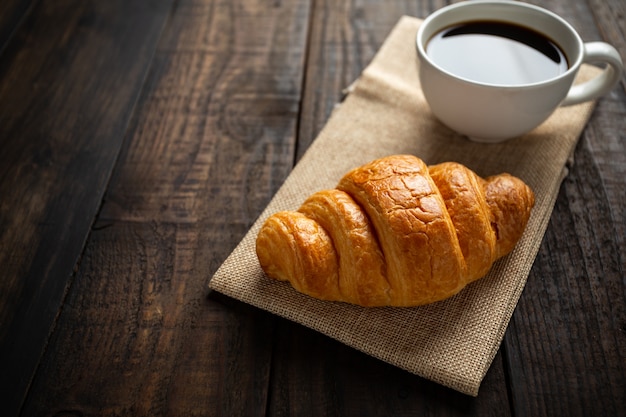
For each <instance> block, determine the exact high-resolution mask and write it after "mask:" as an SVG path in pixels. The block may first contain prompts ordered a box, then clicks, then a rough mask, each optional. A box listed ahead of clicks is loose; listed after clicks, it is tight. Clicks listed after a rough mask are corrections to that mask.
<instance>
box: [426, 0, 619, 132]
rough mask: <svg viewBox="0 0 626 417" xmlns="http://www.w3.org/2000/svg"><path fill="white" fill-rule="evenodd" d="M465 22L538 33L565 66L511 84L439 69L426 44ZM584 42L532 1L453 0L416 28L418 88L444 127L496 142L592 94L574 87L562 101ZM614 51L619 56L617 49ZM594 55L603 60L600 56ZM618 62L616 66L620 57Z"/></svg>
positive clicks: (605, 86)
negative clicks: (557, 51)
mask: <svg viewBox="0 0 626 417" xmlns="http://www.w3.org/2000/svg"><path fill="white" fill-rule="evenodd" d="M470 22H498V23H504V24H508V25H515V26H518V27H523V28H528V29H530V30H531V31H533V32H537V33H538V34H540V35H542V36H544V37H545V38H547V39H548V40H549V41H551V42H552V43H554V44H555V45H556V46H558V48H559V49H560V50H561V51H562V53H563V54H564V55H565V58H566V60H567V63H568V68H567V70H566V71H565V72H562V73H561V74H559V75H556V76H553V77H552V78H547V79H545V80H541V81H536V82H532V83H529V84H511V85H506V84H495V83H490V82H488V81H485V80H481V81H474V80H471V79H468V78H463V76H459V75H458V74H455V73H453V72H451V71H450V70H446V69H444V68H442V66H441V65H439V64H437V62H434V60H433V58H432V57H431V56H429V55H428V54H427V46H428V43H429V42H430V41H431V39H433V37H435V36H436V35H437V34H438V33H440V32H441V31H443V30H446V29H449V28H451V27H454V26H457V25H463V24H467V23H470ZM602 44H603V43H602ZM587 45H590V44H585V43H583V41H582V39H581V38H580V36H579V35H578V34H577V33H576V31H575V30H574V29H573V28H572V27H571V26H570V25H569V24H568V23H567V22H566V21H565V20H563V19H562V18H561V17H559V16H558V15H556V14H554V13H552V12H550V11H547V10H545V9H542V8H539V7H537V6H533V5H529V4H525V3H519V2H513V1H489V0H488V1H481V0H474V1H468V2H463V3H456V4H453V5H451V6H447V7H444V8H443V9H440V10H439V11H437V12H435V13H433V14H431V15H430V16H428V17H427V18H426V19H425V20H424V22H423V23H422V25H421V26H420V29H419V31H418V33H417V45H416V46H417V53H418V58H419V76H420V82H421V87H422V91H423V93H424V96H425V97H426V100H427V102H428V104H429V105H430V108H431V110H432V112H433V113H434V115H435V116H436V117H437V118H438V119H439V120H440V121H441V122H443V123H444V124H445V125H447V126H448V127H450V128H452V129H453V130H455V131H457V132H459V133H461V134H464V135H466V136H468V137H469V138H470V139H472V140H475V141H480V142H500V141H502V140H506V139H510V138H513V137H517V136H520V135H522V134H524V133H526V132H528V131H530V130H532V129H533V128H535V127H537V126H538V125H540V124H541V123H542V122H543V121H545V120H546V119H547V118H548V117H549V116H550V115H551V114H552V112H553V111H554V110H555V109H556V108H557V107H558V106H559V105H569V104H575V103H576V102H582V101H587V100H590V99H592V98H594V97H591V96H590V95H589V94H587V93H588V92H585V93H584V94H582V92H581V91H578V92H577V93H576V94H574V95H573V96H572V97H568V99H566V100H565V102H564V99H565V98H566V96H568V92H569V91H570V88H572V84H573V82H574V79H575V77H576V73H577V72H578V69H579V68H580V66H581V64H582V62H583V60H584V58H585V51H586V46H587ZM603 45H606V46H607V47H609V48H612V47H611V46H610V45H607V44H603ZM613 49H614V48H613ZM600 55H602V54H600ZM613 55H616V56H617V60H619V55H617V51H615V52H614V54H613ZM598 58H599V59H600V60H604V61H606V60H605V59H603V57H602V56H599V57H598ZM498 59H500V58H499V57H498ZM503 59H505V58H503ZM585 60H586V59H585ZM613 61H615V58H614V57H613ZM617 64H619V65H621V60H619V62H618V63H617ZM617 64H616V63H615V62H613V63H611V64H610V66H609V68H607V69H606V70H605V71H604V73H605V74H602V76H601V77H600V78H601V79H600V80H596V81H595V84H602V86H598V85H596V86H595V87H596V88H595V90H596V91H595V96H598V95H600V94H603V93H605V92H606V91H608V90H609V89H610V88H612V87H613V86H614V84H615V83H616V82H617V80H619V75H620V74H619V73H618V74H617V76H616V74H615V73H614V72H615V68H611V66H615V65H617ZM460 65H463V64H460ZM618 69H619V67H618ZM619 72H621V71H619ZM607 78H610V80H609V79H607ZM588 84H589V83H588ZM592 84H593V83H592ZM587 87H589V86H587ZM577 88H578V86H576V87H574V88H573V90H575V89H577ZM587 89H589V88H587ZM570 95H572V94H570Z"/></svg>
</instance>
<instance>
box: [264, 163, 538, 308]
mask: <svg viewBox="0 0 626 417" xmlns="http://www.w3.org/2000/svg"><path fill="white" fill-rule="evenodd" d="M533 205H534V195H533V192H532V190H531V189H530V188H529V187H528V186H527V185H526V184H525V183H524V182H522V181H521V180H520V179H518V178H516V177H513V176H511V175H509V174H500V175H496V176H492V177H488V178H486V179H483V178H481V177H479V176H478V175H476V174H475V173H474V172H473V171H471V170H470V169H468V168H467V167H465V166H463V165H461V164H458V163H454V162H445V163H442V164H439V165H433V166H430V167H428V166H426V164H425V163H424V162H423V161H422V160H420V159H419V158H417V157H415V156H412V155H393V156H389V157H385V158H381V159H377V160H375V161H372V162H370V163H368V164H366V165H363V166H361V167H359V168H356V169H354V170H352V171H350V172H349V173H347V174H346V175H345V176H344V177H343V178H342V179H341V181H340V182H339V184H338V185H337V187H336V188H335V189H332V190H324V191H320V192H317V193H315V194H313V195H312V196H310V197H309V198H308V199H307V200H306V201H305V202H304V204H303V205H302V206H301V207H300V208H299V209H298V211H283V212H279V213H276V214H274V215H272V216H270V217H269V218H268V219H267V220H266V222H265V223H264V224H263V226H262V227H261V229H260V231H259V234H258V237H257V241H256V251H257V256H258V258H259V262H260V264H261V267H262V268H263V270H264V271H265V273H266V275H267V276H269V277H271V278H274V279H277V280H282V281H289V282H290V283H291V285H292V286H293V287H294V288H295V289H296V290H297V291H299V292H302V293H304V294H307V295H310V296H312V297H315V298H319V299H323V300H331V301H343V302H347V303H352V304H357V305H361V306H417V305H423V304H428V303H432V302H435V301H439V300H443V299H445V298H448V297H450V296H452V295H454V294H456V293H458V292H459V291H460V290H461V289H462V288H463V287H465V286H466V285H467V284H468V283H470V282H472V281H475V280H477V279H479V278H481V277H483V276H484V275H485V274H486V273H487V272H488V271H489V269H490V268H491V266H492V264H493V262H494V261H495V260H496V259H498V258H500V257H502V256H504V255H506V254H508V253H509V252H510V251H511V250H512V249H513V248H514V246H515V245H516V243H517V241H518V240H519V238H520V237H521V235H522V233H523V231H524V229H525V227H526V224H527V222H528V218H529V217H530V211H531V209H532V207H533Z"/></svg>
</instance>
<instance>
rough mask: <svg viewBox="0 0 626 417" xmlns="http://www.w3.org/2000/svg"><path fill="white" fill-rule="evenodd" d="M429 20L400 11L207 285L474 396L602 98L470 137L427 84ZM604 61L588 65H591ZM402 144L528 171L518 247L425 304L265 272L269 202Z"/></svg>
mask: <svg viewBox="0 0 626 417" xmlns="http://www.w3.org/2000/svg"><path fill="white" fill-rule="evenodd" d="M420 22H421V21H420V20H419V19H416V18H412V17H402V18H401V19H400V21H399V22H398V24H397V25H396V26H395V28H394V29H393V31H392V32H391V34H390V35H389V37H388V38H387V39H386V41H385V43H384V44H383V46H382V47H381V49H380V51H379V52H378V54H377V55H376V56H375V58H374V59H373V61H372V62H371V64H370V65H369V66H368V67H367V68H366V69H365V70H364V71H363V73H362V75H361V76H360V77H359V79H358V80H357V81H356V82H355V83H354V84H353V85H352V86H351V88H350V92H349V94H348V96H347V97H346V99H345V100H344V102H343V103H342V104H341V105H340V106H339V107H338V108H337V109H336V110H335V111H334V112H333V114H332V115H331V117H330V119H329V121H328V123H327V125H326V126H325V127H324V129H323V130H322V132H321V133H320V134H319V136H318V137H317V139H316V140H315V141H314V142H313V144H312V145H311V147H310V148H309V150H308V151H307V153H306V154H305V155H304V156H303V157H302V159H301V161H300V162H299V163H298V164H297V165H296V167H295V168H294V170H293V171H292V173H291V174H290V176H289V177H288V178H287V180H286V181H285V183H284V184H283V186H282V187H281V188H280V190H279V191H278V192H277V193H276V195H275V197H274V198H273V200H272V201H271V203H270V204H269V205H268V206H267V208H266V210H265V211H264V212H263V213H262V214H261V216H260V217H259V219H258V220H257V222H256V223H255V224H254V225H253V227H252V228H251V229H250V231H249V233H248V234H247V235H246V236H245V237H244V239H243V240H242V241H241V243H240V244H239V245H238V246H237V248H236V249H235V250H234V251H233V252H232V254H231V255H230V256H229V257H228V259H227V260H226V261H225V262H224V264H223V265H222V266H221V267H220V268H219V270H218V271H217V272H216V274H215V275H214V276H213V277H212V279H211V281H210V284H209V287H210V288H212V289H213V290H216V291H218V292H220V293H223V294H226V295H228V296H230V297H233V298H235V299H238V300H241V301H243V302H246V303H249V304H252V305H254V306H257V307H259V308H261V309H263V310H267V311H269V312H271V313H274V314H276V315H279V316H282V317H285V318H287V319H289V320H293V321H294V322H297V323H300V324H302V325H304V326H307V327H310V328H312V329H315V330H317V331H319V332H321V333H323V334H325V335H327V336H329V337H332V338H334V339H336V340H339V341H340V342H342V343H345V344H346V345H349V346H351V347H353V348H355V349H358V350H360V351H362V352H365V353H367V354H369V355H371V356H374V357H376V358H379V359H380V360H383V361H386V362H388V363H390V364H393V365H395V366H398V367H400V368H403V369H405V370H407V371H409V372H412V373H414V374H417V375H420V376H422V377H424V378H428V379H430V380H432V381H435V382H437V383H440V384H442V385H445V386H447V387H450V388H453V389H455V390H458V391H460V392H463V393H466V394H469V395H473V396H476V395H477V394H478V389H479V386H480V383H481V381H482V379H483V377H484V376H485V374H486V372H487V370H488V369H489V366H490V364H491V362H492V360H493V358H494V356H495V354H496V352H497V350H498V348H499V346H500V343H501V341H502V338H503V336H504V332H505V330H506V327H507V325H508V322H509V320H510V318H511V315H512V314H513V310H514V309H515V306H516V304H517V301H518V299H519V297H520V295H521V293H522V289H523V288H524V285H525V283H526V279H527V277H528V273H529V271H530V268H531V266H532V264H533V261H534V259H535V256H536V254H537V251H538V249H539V246H540V244H541V240H542V237H543V235H544V232H545V229H546V227H547V224H548V220H549V218H550V214H551V212H552V209H553V206H554V202H555V199H556V196H557V192H558V189H559V186H560V184H561V181H562V179H563V178H564V176H565V175H566V174H567V165H568V160H569V159H570V156H571V155H572V152H573V150H574V147H575V145H576V142H577V140H578V137H579V136H580V133H581V131H582V129H583V127H584V126H585V123H586V122H587V120H588V118H589V116H590V113H591V112H592V110H593V103H588V104H583V105H578V106H574V107H568V108H561V109H559V110H557V112H556V113H554V114H553V115H552V116H551V118H550V119H549V120H548V121H547V122H545V123H544V124H543V125H542V126H540V127H539V128H537V129H536V130H535V131H533V132H531V133H530V134H527V135H526V136H524V137H521V138H519V139H514V140H511V141H507V142H505V143H502V144H496V145H493V144H492V145H488V144H479V143H474V142H471V141H469V140H467V139H465V138H464V137H462V136H460V135H458V134H455V133H453V132H452V131H450V130H449V129H448V128H446V127H445V126H443V125H442V124H440V123H439V122H438V121H436V120H435V119H434V118H433V116H432V115H431V113H430V111H429V108H428V105H427V104H426V102H425V100H424V97H423V96H422V93H421V90H420V85H419V80H418V76H417V67H416V66H417V57H416V52H415V46H414V39H415V35H416V31H417V28H418V26H419V24H420ZM595 71H596V70H595V69H593V68H592V67H588V68H587V67H586V68H583V69H582V70H581V76H582V77H583V78H587V77H588V76H589V74H591V73H595ZM399 153H408V154H414V155H417V156H418V157H420V158H421V159H423V160H424V161H425V162H426V163H428V164H434V163H438V162H442V161H448V160H450V161H458V162H461V163H463V164H465V165H467V166H468V167H470V168H471V169H473V170H474V171H476V172H477V173H478V174H480V175H483V176H486V175H491V174H496V173H500V172H504V171H506V172H510V173H511V174H513V175H516V176H518V177H520V178H522V179H523V180H524V181H526V183H527V184H528V185H529V186H530V187H531V188H532V189H533V190H534V192H535V194H536V206H535V208H534V210H533V212H532V215H531V218H530V221H529V224H528V226H527V229H526V231H525V234H524V236H523V237H522V239H521V240H520V242H519V243H518V245H517V247H516V248H515V250H514V251H513V252H512V253H511V254H510V255H508V256H506V257H505V258H502V259H501V260H500V261H498V262H497V263H496V264H495V265H494V267H493V268H492V270H491V272H490V273H489V274H488V275H487V276H486V277H485V278H483V279H481V280H479V281H477V282H475V283H473V284H471V285H469V286H468V287H467V288H465V289H464V290H463V291H461V292H460V293H459V294H457V295H456V296H454V297H452V298H450V299H448V300H445V301H442V302H438V303H434V304H431V305H427V306H423V307H417V308H363V307H358V306H353V305H348V304H344V303H334V302H326V301H319V300H316V299H313V298H310V297H308V296H306V295H302V294H299V293H297V292H296V291H294V290H293V289H292V288H291V286H290V285H289V284H287V283H284V282H277V281H274V280H270V279H268V278H266V277H265V276H264V275H263V272H262V270H261V269H260V266H259V263H258V260H257V257H256V254H255V239H256V235H257V233H258V230H259V227H260V225H261V223H262V222H263V221H264V220H265V219H266V218H267V217H268V216H269V215H270V214H272V213H275V212H277V211H279V210H286V209H291V210H293V209H297V208H298V207H299V206H300V204H301V203H302V202H303V201H304V200H305V199H306V197H308V196H309V195H310V194H311V193H313V192H315V191H318V190H321V189H325V188H333V187H334V186H335V184H336V183H337V182H338V180H339V179H340V178H341V176H342V175H343V174H344V173H346V172H347V171H348V170H350V169H352V168H354V167H356V166H359V165H361V164H363V163H365V162H368V161H370V160H372V159H374V158H379V157H382V156H385V155H391V154H399Z"/></svg>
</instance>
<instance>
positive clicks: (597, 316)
mask: <svg viewBox="0 0 626 417" xmlns="http://www.w3.org/2000/svg"><path fill="white" fill-rule="evenodd" d="M550 5H554V7H553V8H557V7H562V8H563V9H564V10H563V11H562V12H563V13H568V16H566V18H567V19H568V20H570V21H572V22H573V24H574V26H575V27H577V29H578V30H580V32H581V35H582V36H583V38H584V39H585V40H600V39H602V40H605V41H607V42H610V43H612V44H614V45H615V46H616V47H617V48H618V49H619V50H620V51H621V54H622V55H623V56H626V55H624V54H625V53H626V48H625V45H626V42H625V38H624V36H625V35H624V33H625V32H624V26H623V25H620V23H619V19H623V11H624V4H623V2H597V1H590V2H589V4H584V3H578V4H577V6H578V7H576V8H567V7H566V5H565V4H564V3H563V2H549V5H547V6H546V7H549V6H550ZM544 6H545V5H544ZM620 8H621V9H620ZM559 12H561V11H559ZM620 13H621V15H620ZM596 25H597V26H596ZM625 81H626V78H625V77H623V78H622V81H621V83H620V85H618V86H617V87H616V88H615V89H614V90H613V91H612V92H611V93H610V94H608V95H607V96H605V97H603V98H601V99H600V100H599V102H598V104H597V107H596V111H595V113H594V115H593V117H592V119H591V120H590V122H589V125H588V126H587V128H586V129H585V132H584V134H583V136H582V138H581V141H580V143H579V146H578V147H577V149H576V152H575V154H574V161H575V163H574V166H573V167H572V169H571V171H570V174H569V176H568V177H567V178H566V179H565V181H564V183H563V186H562V187H561V191H560V194H559V196H558V199H557V202H556V206H555V210H554V212H553V214H552V217H551V221H550V225H549V227H548V230H547V232H546V236H545V238H544V241H543V243H542V247H541V249H540V251H539V254H538V257H537V260H536V262H535V265H534V266H533V269H532V271H531V274H530V276H529V280H528V284H527V286H526V288H525V290H524V294H523V296H522V299H521V300H520V303H519V305H518V307H517V310H516V312H515V314H514V316H513V320H512V322H511V326H510V328H509V331H508V332H507V335H506V337H505V341H504V346H505V348H506V352H507V358H508V359H509V362H508V366H509V369H508V372H509V374H510V377H511V392H512V400H513V406H514V411H515V413H516V414H518V415H533V416H542V415H569V416H588V415H594V416H595V415H597V416H617V415H624V410H625V408H624V405H625V404H626V391H625V390H624V386H626V366H625V365H624V364H625V363H626V355H625V354H624V352H626V337H625V334H626V333H625V328H626V327H625V323H626V283H625V282H624V276H625V271H626V258H624V253H626V243H625V241H624V236H626V211H624V207H623V205H624V201H626V180H625V178H626V134H625V133H624V132H626V94H625V91H624V86H625V85H626V83H625Z"/></svg>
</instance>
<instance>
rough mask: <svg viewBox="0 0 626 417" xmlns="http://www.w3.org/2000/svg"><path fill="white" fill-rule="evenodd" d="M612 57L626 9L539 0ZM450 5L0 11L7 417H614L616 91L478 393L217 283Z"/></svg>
mask: <svg viewBox="0 0 626 417" xmlns="http://www.w3.org/2000/svg"><path fill="white" fill-rule="evenodd" d="M534 2H535V3H537V4H539V3H541V5H542V6H544V7H547V8H549V9H551V10H553V11H555V12H557V13H559V14H561V15H562V16H563V17H565V18H566V19H567V20H568V21H570V22H571V23H572V24H573V25H574V26H575V27H576V29H578V30H579V31H580V33H581V35H582V36H583V38H584V39H585V40H605V41H607V42H610V43H612V44H613V45H615V46H616V47H617V48H618V50H619V51H620V53H621V54H622V56H623V57H626V3H625V2H624V1H623V0H586V1H583V0H580V1H579V0H546V1H543V2H539V1H534ZM445 4H446V2H444V1H439V0H437V1H422V0H417V1H416V0H411V1H408V0H394V1H386V2H382V1H380V2H379V1H374V0H355V1H350V2H348V1H332V0H317V1H312V0H283V1H279V0H275V1H255V0H234V1H229V0H223V1H214V0H176V1H175V0H152V1H146V0H144V1H140V0H107V1H95V0H58V1H56V0H55V1H52V0H4V1H2V2H1V3H0V270H1V271H2V273H1V276H2V279H1V283H0V324H1V328H0V387H1V389H0V398H1V399H2V401H1V404H2V411H1V412H0V414H2V415H3V416H17V415H21V416H44V415H45V416H91V415H106V416H133V415H136V416H160V415H171V416H191V415H198V416H200V415H202V416H213V415H221V416H261V415H268V416H283V415H294V416H409V415H416V416H417V415H419V416H421V415H436V416H448V415H449V416H452V415H480V416H484V415H494V416H495V415H497V416H506V415H514V416H526V415H528V416H541V415H551V416H554V415H563V416H573V415H574V416H575V415H580V416H590V415H594V416H617V415H626V388H625V386H626V301H625V299H626V295H625V294H626V293H625V288H626V286H625V276H626V274H625V272H626V242H625V241H624V240H625V236H626V208H625V203H626V191H625V190H626V88H625V87H626V78H622V81H621V83H620V84H619V85H618V86H617V87H616V88H615V89H614V90H613V91H612V92H611V93H610V94H608V95H607V96H605V97H603V98H602V99H601V100H600V101H599V103H598V105H597V107H596V110H595V112H594V114H593V117H592V119H591V121H590V122H589V124H588V126H587V128H586V129H585V131H584V133H583V135H582V137H581V140H580V143H579V145H578V147H577V149H576V153H575V165H574V166H573V168H572V170H571V172H570V174H569V176H568V177H567V178H566V179H565V181H564V183H563V185H562V187H561V190H560V194H559V196H558V200H557V202H556V206H555V208H554V213H553V215H552V218H551V221H550V225H549V227H548V230H547V233H546V235H545V237H544V240H543V243H542V246H541V249H540V252H539V254H538V256H537V259H536V262H535V264H534V267H533V269H532V272H531V274H530V276H529V279H528V284H527V285H526V288H525V290H524V293H523V295H522V298H521V300H520V302H519V304H518V306H517V309H516V311H515V314H514V316H513V318H512V321H511V323H510V325H509V327H508V330H507V332H506V335H505V338H504V341H503V343H502V346H501V348H500V351H499V353H498V355H497V356H496V358H495V361H494V362H493V365H492V366H491V368H490V370H489V373H488V374H487V376H486V378H485V380H484V382H483V385H482V387H481V390H480V393H479V396H478V397H477V398H472V397H468V396H465V395H462V394H460V393H457V392H455V391H452V390H450V389H447V388H444V387H442V386H439V385H436V384H434V383H432V382H429V381H427V380H424V379H422V378H420V377H417V376H414V375H411V374H409V373H407V372H405V371H402V370H400V369H397V368H395V367H393V366H391V365H387V364H385V363H383V362H380V361H378V360H376V359H373V358H371V357H368V356H366V355H364V354H362V353H359V352H356V351H355V350H353V349H351V348H348V347H346V346H344V345H341V344H339V343H337V342H335V341H333V340H330V339H329V338H327V337H325V336H322V335H320V334H318V333H316V332H313V331H311V330H309V329H306V328H303V327H301V326H299V325H296V324H293V323H291V322H289V321H287V320H284V319H280V318H277V317H275V316H272V315H270V314H268V313H265V312H263V311H259V310H257V309H255V308H253V307H251V306H248V305H245V304H243V303H240V302H238V301H235V300H232V299H229V298H227V297H225V296H221V295H219V294H213V295H210V296H209V295H208V290H207V283H208V280H209V279H210V277H211V275H212V274H213V273H214V272H215V271H216V269H217V268H218V267H219V265H220V264H221V263H222V262H223V261H224V259H225V258H226V257H227V256H228V254H229V253H230V251H231V250H232V249H233V248H234V247H235V245H236V244H237V243H238V242H239V240H240V239H241V238H242V237H243V235H244V234H245V232H246V231H247V230H248V228H249V227H250V226H251V224H252V223H253V221H254V220H255V218H256V217H257V216H258V215H259V214H260V212H261V210H262V209H263V208H264V207H265V205H266V204H267V203H268V202H269V200H270V198H271V197H272V195H273V194H274V193H275V192H276V190H277V189H278V187H279V186H280V185H281V183H282V182H283V180H284V179H285V178H286V177H287V175H288V174H289V172H290V170H291V169H292V167H293V166H294V164H295V163H296V162H297V161H298V159H299V158H300V157H301V155H302V154H303V152H304V151H305V150H306V149H307V147H308V146H309V145H310V144H311V142H312V141H313V140H314V138H315V137H316V135H317V134H318V132H319V131H320V129H321V127H322V126H323V125H324V123H325V122H326V120H327V119H328V117H329V114H330V112H331V110H332V108H333V106H334V105H335V103H337V102H338V101H339V100H340V98H341V94H342V89H343V88H345V87H346V86H348V85H349V84H350V83H351V82H352V81H353V80H354V79H355V78H356V77H357V76H358V74H359V73H360V71H361V70H362V69H363V68H364V67H365V66H366V65H367V64H368V62H369V61H370V60H371V58H372V57H373V55H374V53H375V52H376V51H377V49H378V48H379V47H380V45H381V43H382V42H383V40H384V39H385V37H386V36H387V35H388V33H389V31H390V30H391V28H392V27H393V26H394V25H395V23H396V22H397V21H398V19H399V18H400V17H401V16H402V15H412V16H417V17H425V16H426V15H427V14H428V13H430V12H431V11H433V10H435V9H437V8H439V7H442V6H444V5H445Z"/></svg>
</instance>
